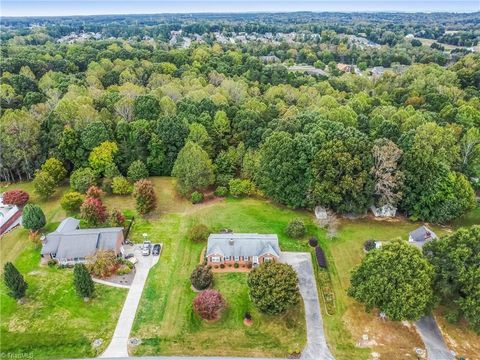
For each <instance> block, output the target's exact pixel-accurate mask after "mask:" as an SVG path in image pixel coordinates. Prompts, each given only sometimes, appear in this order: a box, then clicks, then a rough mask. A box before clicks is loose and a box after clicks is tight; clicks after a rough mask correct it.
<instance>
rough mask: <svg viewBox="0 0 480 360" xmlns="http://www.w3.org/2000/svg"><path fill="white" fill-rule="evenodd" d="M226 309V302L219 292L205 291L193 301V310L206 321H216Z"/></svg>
mask: <svg viewBox="0 0 480 360" xmlns="http://www.w3.org/2000/svg"><path fill="white" fill-rule="evenodd" d="M224 308H225V301H224V300H223V297H222V295H221V294H220V293H219V292H218V291H217V290H205V291H202V292H201V293H200V294H198V295H197V296H196V297H195V299H193V309H194V310H195V312H196V313H197V314H198V315H199V316H200V317H201V318H202V319H205V320H216V319H218V318H219V317H220V314H221V312H222V310H223V309H224Z"/></svg>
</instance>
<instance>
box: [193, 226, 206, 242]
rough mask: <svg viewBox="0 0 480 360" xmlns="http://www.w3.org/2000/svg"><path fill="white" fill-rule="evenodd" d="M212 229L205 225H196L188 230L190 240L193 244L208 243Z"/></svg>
mask: <svg viewBox="0 0 480 360" xmlns="http://www.w3.org/2000/svg"><path fill="white" fill-rule="evenodd" d="M208 235H210V229H209V228H208V227H207V226H206V225H203V224H195V225H193V226H192V227H191V228H190V230H188V238H189V239H190V240H192V241H193V242H203V241H207V239H208Z"/></svg>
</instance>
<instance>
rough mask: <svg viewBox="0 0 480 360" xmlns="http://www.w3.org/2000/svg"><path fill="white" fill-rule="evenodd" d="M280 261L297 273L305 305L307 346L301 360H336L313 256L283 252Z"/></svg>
mask: <svg viewBox="0 0 480 360" xmlns="http://www.w3.org/2000/svg"><path fill="white" fill-rule="evenodd" d="M280 261H281V262H283V263H286V264H289V265H292V267H293V268H294V269H295V271H296V272H297V275H298V282H299V287H300V293H301V294H302V298H303V303H304V305H305V319H306V321H307V346H305V349H303V352H302V356H301V359H304V360H334V359H335V358H334V357H333V355H332V353H331V352H330V349H329V348H328V346H327V340H326V339H325V331H324V330H323V320H322V313H321V311H320V302H319V300H318V291H317V282H316V281H315V274H314V272H313V265H312V257H311V255H310V254H309V253H298V252H282V254H281V256H280Z"/></svg>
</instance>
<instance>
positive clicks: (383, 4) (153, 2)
mask: <svg viewBox="0 0 480 360" xmlns="http://www.w3.org/2000/svg"><path fill="white" fill-rule="evenodd" d="M0 3H1V5H0V10H1V16H57V15H96V14H152V13H196V12H274V11H343V12H351V11H356V12H360V11H367V12H372V11H401V12H441V11H451V12H474V11H480V0H473V1H472V0H465V1H464V0H460V1H455V0H449V1H447V0H426V1H414V0H403V1H399V0H384V1H379V0H376V1H372V0H336V1H332V0H302V1H295V0H290V1H286V0H236V1H232V0H231V1H226V0H223V1H222V0H206V1H202V0H170V1H165V0H164V1H161V0H139V1H126V0H98V1H95V0H0Z"/></svg>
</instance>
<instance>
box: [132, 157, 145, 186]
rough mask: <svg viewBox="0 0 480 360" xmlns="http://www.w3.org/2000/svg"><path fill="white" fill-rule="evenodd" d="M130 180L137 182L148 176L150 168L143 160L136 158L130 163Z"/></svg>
mask: <svg viewBox="0 0 480 360" xmlns="http://www.w3.org/2000/svg"><path fill="white" fill-rule="evenodd" d="M127 176H128V180H130V181H132V182H135V181H138V180H141V179H146V178H147V177H148V170H147V167H146V166H145V164H144V163H143V161H141V160H135V161H134V162H132V163H131V164H130V166H129V167H128V171H127Z"/></svg>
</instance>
